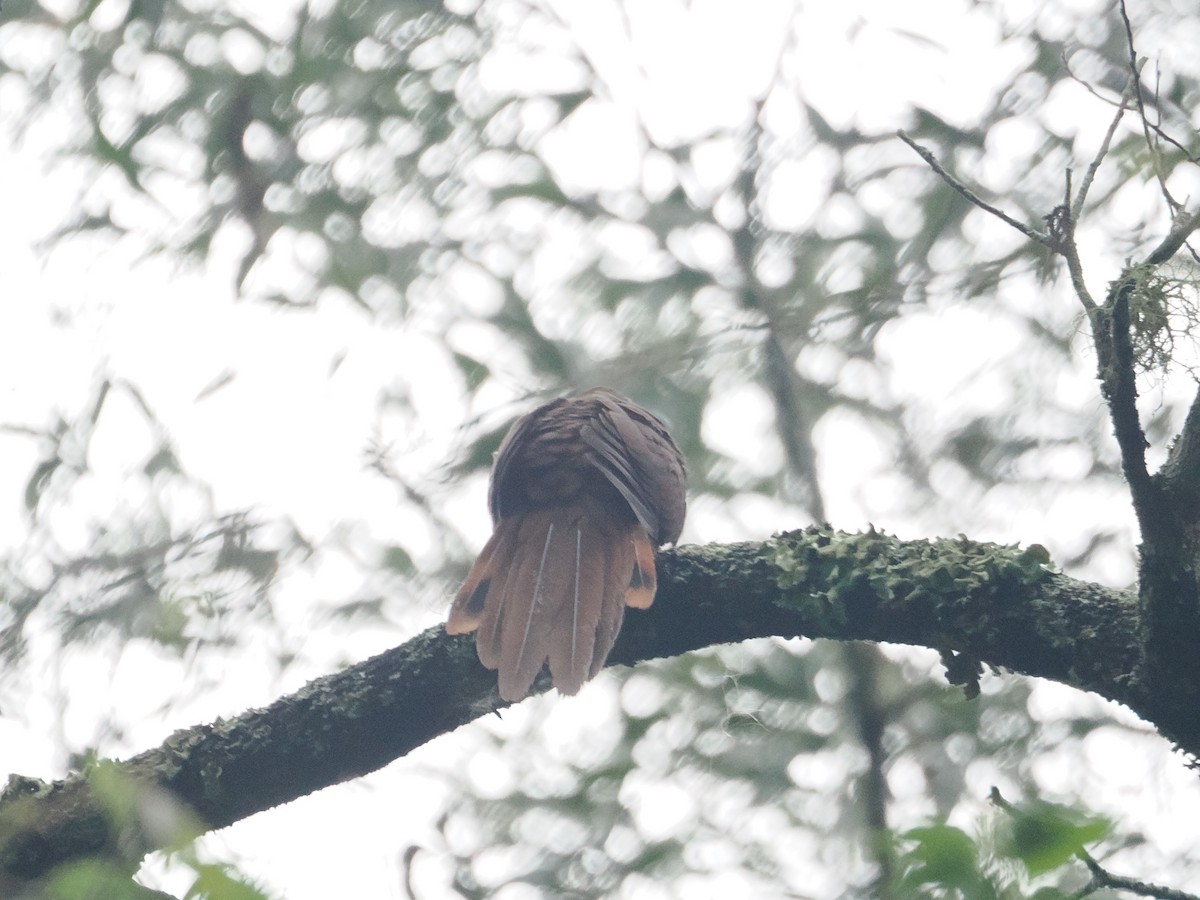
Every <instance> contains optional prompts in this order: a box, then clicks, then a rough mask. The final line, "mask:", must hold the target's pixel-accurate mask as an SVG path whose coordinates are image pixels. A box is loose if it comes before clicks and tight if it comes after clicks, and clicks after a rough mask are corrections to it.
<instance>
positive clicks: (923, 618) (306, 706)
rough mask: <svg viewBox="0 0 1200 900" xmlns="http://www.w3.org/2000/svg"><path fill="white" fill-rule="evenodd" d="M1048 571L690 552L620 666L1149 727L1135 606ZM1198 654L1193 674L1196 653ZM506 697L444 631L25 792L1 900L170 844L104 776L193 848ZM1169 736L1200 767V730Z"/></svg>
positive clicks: (676, 563) (850, 556)
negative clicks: (900, 660)
mask: <svg viewBox="0 0 1200 900" xmlns="http://www.w3.org/2000/svg"><path fill="white" fill-rule="evenodd" d="M1047 563H1048V559H1047V557H1046V555H1045V551H1044V550H1042V549H1041V548H1040V547H1033V548H1029V549H1025V550H1021V549H1018V548H1015V547H1003V546H997V545H994V544H979V543H975V542H972V541H968V540H965V539H958V540H940V541H915V542H905V541H900V540H898V539H896V538H893V537H890V536H887V535H884V534H880V533H877V532H870V533H866V534H843V533H839V532H835V531H832V530H830V529H827V528H811V529H807V530H805V531H801V532H794V533H790V534H785V535H780V536H778V537H776V538H774V539H772V540H769V541H764V542H758V543H746V544H735V545H729V546H717V545H713V546H705V547H682V548H678V549H676V550H674V551H668V552H666V553H664V554H663V555H662V557H661V559H660V567H659V594H658V598H657V600H656V601H655V603H654V606H653V607H652V608H651V609H650V610H648V611H646V612H644V613H643V612H637V611H632V610H631V611H630V612H629V614H628V615H627V617H626V623H625V627H624V629H623V631H622V633H621V637H620V639H619V641H618V643H617V646H616V648H615V649H614V652H613V654H612V657H611V659H610V662H612V663H624V664H631V663H636V662H638V661H641V660H645V659H650V658H654V657H665V656H674V655H677V654H680V653H685V652H687V651H690V650H695V649H697V648H701V647H707V646H710V645H712V644H720V643H731V642H735V641H741V640H745V639H747V638H755V637H767V636H779V637H793V636H797V635H805V636H809V637H825V638H834V639H841V640H867V641H889V642H896V643H906V644H918V645H924V646H929V647H934V648H937V649H940V650H943V651H946V652H949V653H954V654H957V655H958V656H959V657H966V658H969V659H975V660H979V661H983V662H986V663H990V664H992V665H996V666H1002V667H1005V668H1008V669H1011V670H1014V671H1018V672H1024V673H1027V674H1030V675H1038V676H1042V677H1045V678H1051V679H1055V680H1057V681H1061V682H1063V683H1065V684H1070V685H1074V686H1075V687H1078V688H1081V689H1083V690H1090V691H1095V692H1097V693H1099V694H1102V695H1104V696H1106V697H1110V698H1112V699H1114V700H1119V701H1121V702H1124V703H1126V704H1128V705H1129V706H1131V707H1132V708H1133V709H1134V710H1136V711H1140V712H1142V714H1143V715H1146V716H1147V717H1149V718H1151V720H1152V721H1153V716H1152V714H1153V712H1154V709H1153V707H1150V706H1148V705H1147V704H1146V703H1145V702H1144V697H1143V695H1142V691H1141V689H1140V685H1139V683H1138V681H1137V674H1136V671H1135V669H1136V664H1137V660H1138V658H1139V656H1138V653H1139V650H1138V642H1137V635H1138V631H1139V629H1138V607H1137V601H1136V598H1135V597H1134V596H1133V595H1132V594H1130V593H1128V592H1122V591H1113V590H1108V589H1105V588H1102V587H1100V586H1098V585H1094V584H1088V583H1085V582H1080V581H1075V580H1073V579H1070V578H1067V577H1066V576H1063V575H1061V574H1056V573H1054V572H1052V571H1051V570H1050V569H1049V567H1048V565H1047ZM1192 651H1193V654H1194V655H1196V656H1200V647H1193V648H1192ZM535 689H541V690H545V689H546V684H545V683H544V682H543V683H539V685H537V686H535ZM495 690H496V681H495V677H494V674H493V673H490V672H488V671H487V670H485V669H483V668H482V667H481V666H480V664H479V662H478V661H477V659H476V657H475V652H474V647H473V646H472V643H471V641H470V640H469V639H466V638H451V637H448V636H446V635H445V634H444V633H443V632H442V630H441V629H440V628H434V629H430V630H429V631H426V632H424V633H423V634H420V635H418V636H417V637H415V638H413V639H412V640H411V641H409V642H408V643H406V644H404V645H402V646H400V647H397V648H395V649H394V650H390V651H388V652H386V653H382V654H380V655H379V656H376V657H373V658H372V659H369V660H367V661H365V662H363V663H360V664H359V665H357V666H354V667H352V668H349V669H346V670H344V671H342V672H338V673H335V674H333V675H329V676H326V677H324V678H320V679H317V680H316V681H314V682H312V683H311V684H309V685H307V686H306V687H305V688H304V689H302V690H301V691H299V692H297V693H295V694H293V695H291V696H288V697H284V698H281V699H280V700H278V701H276V702H275V703H273V704H272V705H271V706H269V707H267V708H266V709H255V710H250V711H248V712H246V713H243V714H242V715H240V716H238V717H237V718H235V719H232V720H229V721H218V722H215V723H212V724H209V725H199V726H196V727H194V728H191V729H188V730H185V731H181V732H178V733H177V734H175V735H173V736H172V737H171V738H169V739H168V740H167V741H166V742H165V743H164V744H163V745H162V746H161V747H157V748H155V749H153V750H149V751H147V752H145V753H143V754H141V755H139V756H137V757H134V758H133V759H130V760H127V761H124V762H120V763H107V764H104V767H98V768H97V769H95V770H93V771H92V772H90V773H89V774H81V775H76V776H73V777H71V778H68V779H66V780H64V781H61V782H58V783H55V784H42V783H41V782H37V781H33V780H28V779H24V780H22V779H17V780H14V781H13V782H11V784H10V788H9V789H8V790H7V791H6V792H5V794H4V796H3V797H0V885H7V886H8V889H6V891H5V893H6V894H7V893H9V892H10V891H11V886H12V885H13V884H16V883H20V882H21V881H23V880H25V879H33V878H37V877H38V876H40V875H43V874H45V873H46V872H48V871H49V870H51V869H52V868H53V867H54V866H56V865H58V864H61V863H63V862H66V861H68V860H71V859H73V858H77V857H80V856H84V855H90V854H113V853H122V854H124V855H125V857H126V858H129V859H130V860H131V861H132V862H136V858H139V857H140V855H141V854H143V853H145V852H146V851H148V850H150V849H153V848H155V847H161V846H163V845H164V844H167V843H169V842H170V840H171V839H172V838H171V836H170V835H164V834H163V833H162V832H161V831H158V832H156V831H155V830H154V829H152V828H151V827H149V824H148V823H143V822H140V821H139V820H138V819H137V816H133V817H132V819H131V817H130V816H129V815H126V816H125V817H123V818H118V817H115V816H114V815H113V812H112V809H111V808H110V806H109V805H107V804H106V802H105V801H104V799H103V793H102V792H98V791H97V789H96V773H97V771H105V772H108V773H110V774H114V775H116V776H119V777H120V778H121V779H124V780H125V781H127V782H132V783H134V784H138V785H142V786H146V787H148V788H151V789H152V790H153V791H155V792H158V793H160V794H162V793H164V792H165V793H166V794H169V795H170V796H172V797H174V798H175V799H176V800H177V801H178V802H179V803H180V804H182V805H183V806H184V807H186V808H187V809H188V810H189V811H190V814H191V816H192V817H193V818H192V823H193V824H192V826H191V827H192V830H193V831H194V832H195V833H200V832H203V831H205V830H207V829H211V828H219V827H222V826H225V825H228V824H230V823H232V822H235V821H237V820H239V819H242V818H245V817H246V816H249V815H251V814H253V813H255V812H258V811H261V810H264V809H268V808H270V807H273V806H277V805H279V804H281V803H286V802H288V801H290V800H293V799H296V798H298V797H301V796H304V795H305V794H308V793H311V792H313V791H316V790H320V789H321V788H323V787H327V786H330V785H333V784H337V783H339V782H343V781H347V780H349V779H352V778H356V777H358V776H360V775H363V774H365V773H367V772H371V771H373V770H375V769H378V768H381V767H382V766H384V765H386V764H387V763H389V762H390V761H392V760H394V759H396V758H399V757H401V756H404V755H405V754H406V753H408V752H409V751H411V750H413V749H414V748H416V747H418V746H420V745H421V744H424V743H425V742H427V741H429V740H432V739H433V738H435V737H437V736H439V735H441V734H445V733H448V732H450V731H452V730H454V729H455V728H457V727H459V726H461V725H464V724H466V723H468V722H470V721H472V720H474V719H476V718H479V717H480V716H483V715H488V714H490V713H491V712H493V710H495V709H498V708H501V707H502V706H503V704H502V703H501V702H500V701H499V699H498V697H497V695H496V693H495ZM564 702H573V701H570V700H565V701H564ZM1168 733H1169V734H1170V736H1172V737H1173V738H1174V739H1175V740H1176V741H1178V742H1179V743H1180V745H1181V746H1182V747H1183V748H1184V749H1186V750H1188V751H1190V752H1192V753H1196V752H1198V751H1200V728H1196V729H1193V730H1188V731H1184V730H1180V729H1178V728H1172V729H1168ZM148 818H153V817H148ZM159 818H161V816H160V817H159Z"/></svg>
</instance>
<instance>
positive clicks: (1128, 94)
mask: <svg viewBox="0 0 1200 900" xmlns="http://www.w3.org/2000/svg"><path fill="white" fill-rule="evenodd" d="M1136 81H1137V79H1136V78H1131V79H1130V80H1129V83H1128V84H1127V85H1125V91H1124V92H1123V93H1122V94H1121V102H1120V103H1119V104H1118V106H1117V112H1116V115H1114V116H1113V119H1112V121H1111V122H1109V123H1108V131H1107V132H1105V135H1104V140H1103V141H1101V142H1100V149H1099V150H1098V151H1097V152H1096V156H1095V158H1093V159H1092V162H1091V164H1090V165H1089V166H1088V167H1087V171H1086V172H1084V173H1083V181H1081V182H1080V184H1079V193H1077V194H1076V195H1075V201H1074V202H1073V203H1072V204H1071V220H1072V221H1075V220H1077V219H1078V218H1079V214H1080V213H1081V212H1083V202H1084V201H1085V200H1086V199H1087V195H1088V191H1089V190H1090V189H1091V187H1092V181H1093V180H1094V179H1095V177H1096V172H1097V171H1098V170H1099V169H1100V163H1102V162H1103V161H1104V157H1106V156H1107V155H1108V148H1109V147H1110V146H1112V139H1113V135H1115V134H1116V133H1117V125H1119V124H1120V123H1121V117H1122V116H1124V115H1125V109H1126V108H1127V107H1128V105H1129V101H1130V100H1132V99H1133V91H1134V85H1135V83H1136Z"/></svg>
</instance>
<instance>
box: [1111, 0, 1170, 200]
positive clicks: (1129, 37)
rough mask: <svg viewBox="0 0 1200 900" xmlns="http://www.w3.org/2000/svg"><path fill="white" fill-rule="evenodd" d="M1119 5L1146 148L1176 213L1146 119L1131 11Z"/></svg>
mask: <svg viewBox="0 0 1200 900" xmlns="http://www.w3.org/2000/svg"><path fill="white" fill-rule="evenodd" d="M1117 5H1118V7H1119V8H1120V10H1121V21H1122V22H1124V23H1125V42H1126V44H1128V46H1129V71H1130V74H1131V75H1132V76H1133V87H1134V96H1135V97H1136V98H1137V108H1138V115H1139V116H1141V120H1142V133H1143V134H1144V135H1145V136H1146V148H1147V149H1148V150H1149V151H1150V158H1151V159H1152V160H1153V161H1154V175H1155V177H1156V178H1157V179H1158V185H1159V188H1160V189H1161V190H1162V195H1163V198H1164V199H1165V200H1166V201H1167V207H1168V208H1169V209H1170V210H1171V211H1172V212H1175V211H1177V210H1178V209H1179V203H1178V201H1176V200H1175V198H1174V197H1172V196H1171V192H1170V190H1168V189H1167V179H1166V176H1165V175H1164V174H1163V171H1162V159H1161V158H1160V156H1159V154H1158V151H1157V149H1155V146H1154V138H1153V137H1152V136H1151V132H1150V120H1149V119H1148V118H1147V117H1146V98H1145V97H1143V96H1142V63H1139V62H1138V58H1137V50H1135V49H1134V46H1133V23H1132V22H1130V21H1129V11H1128V10H1127V9H1126V8H1125V0H1119V3H1118V4H1117Z"/></svg>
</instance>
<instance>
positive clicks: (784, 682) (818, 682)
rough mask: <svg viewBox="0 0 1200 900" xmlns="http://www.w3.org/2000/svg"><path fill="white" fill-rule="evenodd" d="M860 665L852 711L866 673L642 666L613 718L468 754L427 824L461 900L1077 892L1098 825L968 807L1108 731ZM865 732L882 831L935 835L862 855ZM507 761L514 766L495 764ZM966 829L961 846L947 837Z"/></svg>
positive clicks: (704, 664) (727, 652)
mask: <svg viewBox="0 0 1200 900" xmlns="http://www.w3.org/2000/svg"><path fill="white" fill-rule="evenodd" d="M865 662H866V665H868V666H876V667H878V671H877V672H875V673H874V674H873V675H872V676H871V680H872V686H871V688H870V689H869V690H868V691H867V692H866V696H864V695H862V694H861V693H859V692H857V691H856V688H855V681H856V680H857V679H859V678H861V677H863V675H864V674H865V673H864V672H863V666H864V658H861V657H856V656H855V655H854V654H850V655H847V654H845V653H844V652H843V649H842V648H839V647H829V646H823V645H814V646H812V647H806V646H804V645H802V644H800V643H799V642H789V643H787V644H783V643H777V642H769V641H759V642H751V643H748V644H744V645H741V646H740V647H737V648H722V649H721V650H718V651H710V652H705V653H699V654H691V655H689V656H687V657H684V658H680V659H674V660H669V661H664V662H660V663H656V664H653V665H651V666H648V667H644V668H642V667H639V669H638V671H637V672H636V673H634V674H632V675H629V676H628V677H627V678H625V679H624V684H623V685H622V686H621V689H620V696H619V701H618V702H619V708H617V709H610V710H608V713H607V715H604V716H602V717H600V718H599V719H598V720H597V721H592V722H589V723H587V724H580V725H578V726H577V727H578V728H579V729H580V731H581V732H582V733H580V734H577V735H572V736H571V737H569V738H564V737H562V736H561V734H559V733H558V729H557V728H555V726H554V725H553V724H550V723H548V722H547V721H546V719H545V718H544V715H543V714H537V715H534V716H532V717H531V718H530V719H529V720H528V725H527V728H528V733H524V732H521V733H518V734H517V735H516V736H515V738H514V736H513V735H511V734H508V733H507V731H506V732H505V734H504V737H499V736H497V735H495V734H493V736H492V738H491V740H490V741H489V740H487V739H483V738H481V740H480V743H479V744H478V745H477V746H475V747H474V748H473V749H472V755H471V765H470V767H469V768H468V770H467V771H466V773H456V777H459V778H462V777H463V776H464V774H465V777H466V784H465V785H462V787H463V802H462V803H461V804H458V805H456V806H455V807H454V808H452V809H451V810H449V811H448V812H447V813H446V815H445V817H444V819H443V820H442V822H441V832H442V836H443V841H444V846H443V847H440V848H438V849H439V850H441V851H443V852H446V853H450V854H452V855H453V857H454V858H455V859H457V860H458V867H457V869H456V872H457V879H456V881H455V884H454V888H455V890H456V891H457V892H459V893H460V894H462V895H463V896H467V897H478V898H482V897H490V896H493V895H494V893H495V892H496V891H497V890H498V889H499V888H500V887H501V886H502V885H511V884H525V885H530V886H533V887H535V888H537V889H538V892H537V893H536V894H535V895H536V896H552V897H594V896H626V895H627V894H629V893H631V892H633V891H634V889H635V887H636V886H637V885H639V884H644V883H645V882H646V881H647V880H649V881H651V882H655V883H658V884H661V885H673V886H674V887H672V888H666V889H664V892H663V893H662V894H661V896H672V897H674V896H679V897H686V896H689V887H688V885H689V884H693V887H694V886H695V884H698V883H701V882H702V883H704V884H709V885H712V884H721V885H723V886H724V888H725V892H726V893H727V894H728V895H729V896H763V897H784V896H817V897H863V898H867V897H917V896H947V897H954V896H961V897H969V898H980V897H996V898H999V897H1025V896H1032V890H1035V889H1037V890H1040V889H1043V888H1050V887H1054V886H1055V885H1058V886H1059V887H1061V888H1062V890H1063V891H1070V890H1073V889H1078V888H1079V887H1080V886H1081V885H1082V884H1084V883H1086V882H1087V871H1086V869H1084V868H1083V866H1082V864H1081V863H1079V862H1078V861H1074V862H1073V856H1074V853H1075V852H1076V851H1077V850H1079V849H1082V848H1084V846H1085V845H1087V846H1088V848H1089V849H1092V848H1094V846H1095V845H1096V844H1097V843H1098V842H1101V841H1103V840H1104V839H1105V838H1106V836H1107V833H1108V826H1107V825H1106V824H1104V823H1103V822H1100V821H1099V820H1097V819H1095V818H1089V817H1086V816H1083V815H1082V814H1080V813H1076V812H1074V811H1073V810H1071V809H1068V808H1065V807H1060V806H1054V805H1052V804H1047V803H1044V802H1039V801H1036V800H1035V801H1034V802H1033V803H1031V804H1029V805H1028V809H1025V810H1023V811H1022V812H1021V814H1020V815H1019V816H1018V817H1013V816H1010V815H1009V814H1007V813H1004V812H998V811H993V812H985V811H982V810H981V809H980V807H979V805H978V804H977V803H976V802H975V801H974V800H973V799H972V794H973V791H978V785H979V784H980V782H981V780H983V779H993V780H994V781H995V782H996V783H999V784H1004V785H1008V786H1009V788H1011V789H1012V790H1014V791H1015V792H1021V791H1023V790H1025V789H1026V788H1027V787H1028V786H1034V785H1036V784H1037V783H1038V778H1037V777H1036V775H1035V769H1036V766H1037V760H1038V759H1039V758H1042V757H1045V756H1049V755H1053V754H1055V753H1060V752H1063V751H1064V749H1068V748H1072V747H1073V746H1074V748H1077V747H1078V746H1079V744H1080V743H1081V742H1082V741H1083V740H1086V736H1087V735H1088V734H1089V733H1090V732H1091V731H1092V730H1093V729H1094V728H1096V727H1097V726H1100V725H1102V724H1104V723H1103V720H1097V719H1095V718H1092V717H1090V716H1087V715H1084V714H1076V715H1068V716H1067V717H1065V718H1063V719H1060V720H1057V721H1053V722H1038V721H1036V720H1034V719H1031V718H1030V717H1029V715H1028V712H1027V703H1028V701H1029V696H1030V694H1029V691H1030V685H1029V684H1028V683H1027V682H1024V681H1021V680H1013V679H1009V680H1006V681H1005V683H1004V684H1003V686H1001V685H999V683H998V682H997V681H996V680H992V681H991V682H990V683H989V686H988V691H987V694H986V696H985V698H984V699H983V700H977V701H970V700H967V699H965V698H964V697H963V696H961V694H958V695H954V694H949V695H948V694H947V692H946V691H945V690H944V688H942V687H941V686H939V685H937V684H936V683H934V682H932V681H930V679H929V678H928V676H927V674H926V673H925V672H924V671H922V669H921V668H920V667H914V666H911V665H908V664H905V663H901V662H897V661H895V660H892V659H884V658H882V657H878V656H876V655H869V656H867V657H866V658H865ZM865 718H877V719H878V720H879V721H880V723H881V743H882V747H883V748H884V752H885V757H886V762H885V763H884V774H885V778H884V780H883V782H882V791H883V793H884V794H885V795H886V796H885V798H884V800H885V803H887V804H888V805H892V806H894V809H893V812H892V816H893V817H896V818H899V819H910V820H911V819H912V818H917V819H931V820H933V821H934V822H936V824H930V825H926V826H922V827H917V828H913V829H908V830H905V831H903V832H902V833H900V834H896V835H894V836H892V837H891V838H890V840H889V841H888V843H887V845H886V847H884V848H882V849H881V850H880V851H877V853H876V854H874V855H872V853H870V852H868V851H867V847H868V846H869V835H870V832H871V829H870V823H869V821H868V820H867V817H866V810H867V809H869V807H870V805H871V803H870V798H869V796H868V794H869V793H870V791H871V790H873V789H878V788H873V787H872V780H871V777H870V776H871V771H872V760H871V754H870V753H869V752H868V749H867V747H866V746H865V745H866V743H867V742H866V741H864V731H865V730H866V729H864V727H863V722H864V719H865ZM1110 727H1111V726H1110ZM547 730H549V731H550V733H552V734H554V735H555V737H553V738H551V737H548V736H547V735H546V734H545V732H546V731H547ZM506 741H509V742H511V741H516V742H518V744H519V746H521V747H523V748H524V750H523V752H522V753H520V754H514V753H508V752H506ZM431 776H432V777H438V775H437V773H431ZM441 777H446V776H444V775H443V776H441ZM487 777H490V778H492V779H496V780H498V781H499V783H500V784H501V785H503V786H504V789H503V790H502V791H497V790H496V787H495V785H493V784H490V783H488V781H487V780H485V778H487ZM889 783H890V784H892V785H894V786H895V787H896V788H899V789H900V794H899V795H894V794H893V793H892V790H893V789H892V788H890V787H888V786H887V785H888V784H889ZM1058 787H1059V788H1063V789H1065V788H1066V786H1065V785H1060V786H1058ZM1047 789H1048V790H1053V789H1054V787H1052V786H1050V785H1047ZM977 799H978V795H977V794H976V795H975V800H977ZM964 817H966V819H967V820H968V821H971V822H972V823H973V828H972V829H971V830H964V829H962V828H960V827H958V826H955V825H949V824H946V823H947V820H955V821H962V820H963V819H964ZM1118 845H1119V841H1109V842H1108V843H1107V844H1106V845H1103V846H1105V847H1106V849H1113V848H1114V847H1115V846H1118ZM885 857H886V859H885ZM1014 862H1020V863H1021V864H1022V866H1021V868H1014V866H1013V863H1014ZM884 870H887V871H888V872H890V875H889V876H887V877H886V878H883V879H881V872H882V871H884ZM689 879H696V881H694V882H689ZM935 888H936V889H938V890H944V891H947V892H948V893H945V894H940V893H935V892H934V889H935ZM1056 890H1057V888H1056ZM954 891H961V893H959V894H956V893H954ZM1025 891H1028V892H1025ZM1067 895H1068V894H1067V893H1056V894H1053V896H1064V897H1065V896H1067ZM1038 896H1051V895H1049V894H1046V895H1043V894H1038ZM1099 896H1103V895H1099Z"/></svg>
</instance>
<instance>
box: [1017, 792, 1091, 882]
mask: <svg viewBox="0 0 1200 900" xmlns="http://www.w3.org/2000/svg"><path fill="white" fill-rule="evenodd" d="M1110 829H1111V825H1110V824H1109V822H1108V821H1106V820H1104V819H1100V818H1095V817H1084V816H1081V815H1080V814H1079V813H1078V812H1076V811H1075V810H1073V809H1070V808H1068V807H1062V806H1055V805H1053V804H1049V803H1039V804H1036V805H1035V806H1034V807H1032V808H1031V809H1024V810H1021V811H1019V812H1017V814H1016V818H1015V819H1014V820H1013V822H1012V826H1011V830H1010V833H1009V840H1008V841H1007V846H1006V848H1005V849H1006V850H1007V852H1008V853H1009V855H1011V856H1013V857H1015V858H1017V859H1019V860H1020V861H1021V862H1022V863H1024V864H1025V868H1026V869H1027V870H1028V872H1029V874H1030V875H1041V874H1043V873H1045V872H1049V871H1050V870H1052V869H1056V868H1058V867H1059V866H1061V865H1063V863H1066V862H1069V861H1070V860H1071V859H1073V858H1074V857H1075V855H1076V854H1077V853H1079V852H1081V851H1082V850H1083V849H1084V847H1085V846H1086V845H1087V844H1090V843H1093V842H1095V841H1098V840H1100V839H1101V838H1103V837H1104V836H1105V835H1107V834H1108V833H1109V831H1110Z"/></svg>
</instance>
